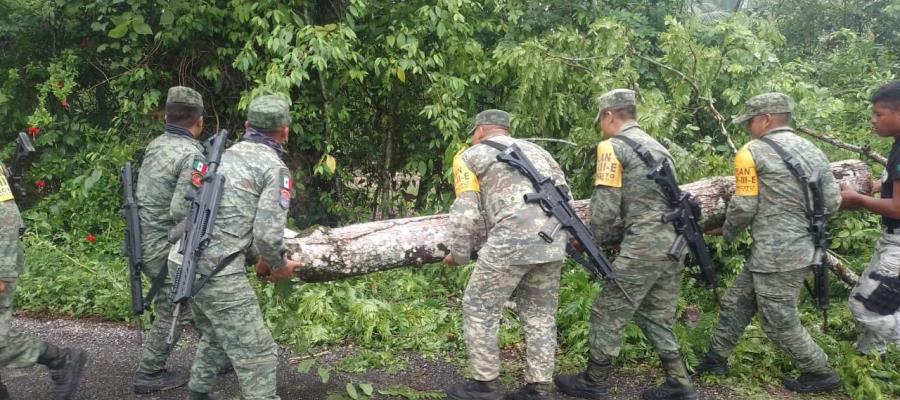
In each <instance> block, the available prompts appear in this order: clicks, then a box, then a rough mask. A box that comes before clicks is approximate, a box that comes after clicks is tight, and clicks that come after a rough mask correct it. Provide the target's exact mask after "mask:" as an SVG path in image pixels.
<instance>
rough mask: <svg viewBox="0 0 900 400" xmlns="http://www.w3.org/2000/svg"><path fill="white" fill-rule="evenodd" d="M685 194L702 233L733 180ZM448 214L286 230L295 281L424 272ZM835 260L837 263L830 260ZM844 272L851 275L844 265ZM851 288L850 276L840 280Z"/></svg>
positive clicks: (861, 172) (867, 186) (860, 185)
mask: <svg viewBox="0 0 900 400" xmlns="http://www.w3.org/2000/svg"><path fill="white" fill-rule="evenodd" d="M831 171H832V173H834V175H835V177H836V178H837V179H838V181H840V182H845V183H848V184H850V186H851V187H853V188H855V189H856V190H857V191H859V192H861V193H871V192H872V175H871V173H870V171H869V169H868V168H867V167H866V165H865V164H864V163H863V162H862V161H859V160H846V161H840V162H836V163H832V164H831ZM682 189H684V190H686V191H687V192H689V193H691V195H692V196H693V197H694V198H695V199H696V200H697V201H698V203H700V205H701V207H702V208H703V220H702V221H701V225H702V226H703V229H704V230H710V229H713V228H716V227H720V226H722V223H723V221H724V219H725V206H726V204H727V203H728V200H729V199H730V198H731V196H732V195H733V194H734V178H733V177H723V176H715V177H710V178H706V179H702V180H700V181H697V182H694V183H690V184H687V185H684V186H683V187H682ZM589 203H590V201H589V200H577V201H575V202H574V203H573V204H574V207H575V210H576V211H577V212H578V215H579V217H581V219H582V220H584V221H587V220H588V211H589V210H588V209H589ZM449 241H450V220H449V216H448V214H438V215H430V216H422V217H414V218H401V219H390V220H384V221H376V222H367V223H361V224H353V225H348V226H344V227H340V228H327V227H314V228H310V229H308V230H306V231H304V232H301V233H296V232H291V231H285V245H286V246H287V248H288V250H289V253H290V257H291V258H292V259H294V260H296V261H300V262H301V263H302V264H303V265H304V267H303V268H301V269H298V270H297V271H296V273H295V277H296V278H297V279H299V280H302V281H305V282H324V281H333V280H339V279H344V278H349V277H352V276H357V275H363V274H368V273H372V272H378V271H385V270H389V269H393V268H399V267H420V266H422V265H425V264H429V263H435V262H439V261H440V260H441V259H442V258H443V257H444V256H445V255H446V254H447V253H448V250H449V249H448V247H447V246H448V243H449ZM831 258H832V259H833V260H834V261H837V260H836V259H834V258H833V257H831ZM840 269H841V270H842V271H845V272H851V273H852V271H849V270H847V269H846V268H844V267H842V266H840ZM840 276H841V278H842V281H844V282H845V283H847V284H853V283H855V282H854V281H853V279H851V278H855V277H853V276H852V275H847V274H846V273H844V274H842V275H840Z"/></svg>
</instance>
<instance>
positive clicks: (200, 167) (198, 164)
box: [194, 159, 206, 175]
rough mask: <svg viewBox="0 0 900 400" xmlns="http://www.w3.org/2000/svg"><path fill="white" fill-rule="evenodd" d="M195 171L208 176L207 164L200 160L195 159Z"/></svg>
mask: <svg viewBox="0 0 900 400" xmlns="http://www.w3.org/2000/svg"><path fill="white" fill-rule="evenodd" d="M194 171H197V172H199V173H201V174H203V175H206V163H205V162H203V161H201V160H199V159H195V160H194Z"/></svg>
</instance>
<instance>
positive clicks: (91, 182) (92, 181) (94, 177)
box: [82, 169, 103, 194]
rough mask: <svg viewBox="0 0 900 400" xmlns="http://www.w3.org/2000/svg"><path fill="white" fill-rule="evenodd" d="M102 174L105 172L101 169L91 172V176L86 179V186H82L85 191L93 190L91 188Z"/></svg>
mask: <svg viewBox="0 0 900 400" xmlns="http://www.w3.org/2000/svg"><path fill="white" fill-rule="evenodd" d="M102 176H103V172H102V171H100V170H99V169H95V170H94V172H91V176H89V177H87V179H85V180H84V186H83V187H82V188H83V190H84V193H85V194H87V193H88V192H89V191H91V188H93V187H94V185H96V184H97V181H99V180H100V177H102Z"/></svg>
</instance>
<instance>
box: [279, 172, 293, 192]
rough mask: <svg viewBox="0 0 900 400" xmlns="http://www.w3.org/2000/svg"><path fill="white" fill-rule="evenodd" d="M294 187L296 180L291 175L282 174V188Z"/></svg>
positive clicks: (289, 188)
mask: <svg viewBox="0 0 900 400" xmlns="http://www.w3.org/2000/svg"><path fill="white" fill-rule="evenodd" d="M292 187H294V181H292V180H291V177H289V176H286V175H282V176H281V188H282V189H287V190H291V188H292Z"/></svg>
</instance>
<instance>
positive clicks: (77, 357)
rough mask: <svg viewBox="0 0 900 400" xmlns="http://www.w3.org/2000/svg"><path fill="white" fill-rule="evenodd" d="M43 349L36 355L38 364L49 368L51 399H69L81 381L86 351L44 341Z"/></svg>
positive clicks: (85, 361)
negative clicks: (65, 347) (64, 347)
mask: <svg viewBox="0 0 900 400" xmlns="http://www.w3.org/2000/svg"><path fill="white" fill-rule="evenodd" d="M43 347H44V351H42V352H41V355H40V356H38V364H43V365H46V366H47V368H49V369H50V379H51V380H53V400H69V399H71V398H72V396H73V395H74V394H75V390H76V389H78V384H79V383H81V374H82V373H83V372H84V364H86V363H87V353H86V352H85V351H84V350H80V349H60V348H58V347H56V346H54V345H52V344H49V343H46V342H45V343H44V346H43Z"/></svg>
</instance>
